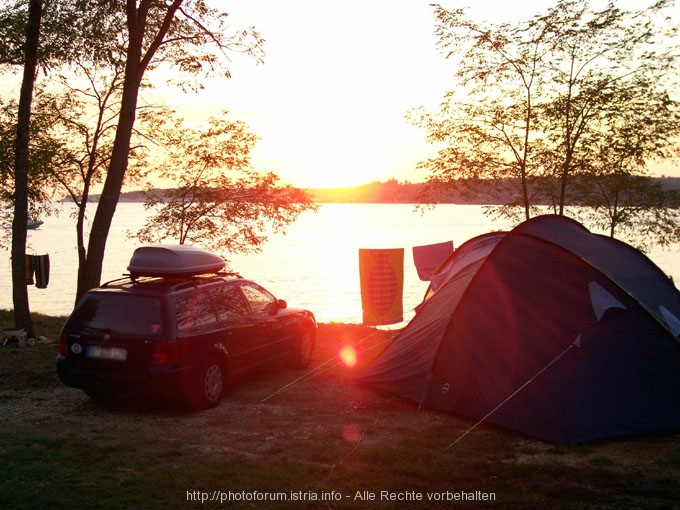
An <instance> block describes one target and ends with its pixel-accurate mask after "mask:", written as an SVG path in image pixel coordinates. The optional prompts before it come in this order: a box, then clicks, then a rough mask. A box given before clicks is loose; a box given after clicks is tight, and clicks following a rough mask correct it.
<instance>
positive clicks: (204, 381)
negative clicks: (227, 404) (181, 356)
mask: <svg viewBox="0 0 680 510" xmlns="http://www.w3.org/2000/svg"><path fill="white" fill-rule="evenodd" d="M225 375H226V374H225V368H224V363H222V361H220V360H219V359H217V358H209V359H208V360H207V361H206V363H204V364H203V368H202V369H201V371H200V372H199V377H198V380H197V381H196V387H195V389H194V395H193V398H192V402H191V404H192V406H193V407H194V408H196V409H209V408H211V407H215V406H216V405H217V404H219V403H220V400H222V395H223V394H224V381H225Z"/></svg>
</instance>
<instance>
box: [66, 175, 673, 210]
mask: <svg viewBox="0 0 680 510" xmlns="http://www.w3.org/2000/svg"><path fill="white" fill-rule="evenodd" d="M650 179H656V180H660V181H661V182H662V184H663V186H664V188H665V189H667V190H676V191H678V192H680V177H659V178H656V177H650ZM498 184H499V183H498V182H495V183H494V186H493V188H494V189H496V190H497V189H498V188H503V187H505V186H504V185H503V183H502V182H501V183H500V186H499V185H498ZM506 185H507V186H509V183H506ZM425 186H426V184H424V183H410V182H397V181H396V180H390V181H387V182H372V183H369V184H363V185H360V186H349V187H344V188H304V191H306V192H307V193H309V195H310V196H311V197H312V199H313V201H314V202H315V203H317V204H414V205H416V204H423V203H427V202H426V201H424V200H423V198H422V195H423V190H424V189H425ZM485 186H490V184H488V183H483V182H482V183H481V185H480V192H479V193H475V194H471V193H470V192H469V191H462V190H461V189H453V188H452V189H450V190H448V191H446V192H442V193H440V194H439V196H438V197H437V203H442V204H465V205H495V204H498V203H499V196H498V195H497V194H492V193H489V192H485V190H484V188H485ZM152 191H153V192H156V193H160V194H162V193H163V192H164V191H165V190H163V189H155V190H152ZM144 193H145V192H143V191H128V192H123V193H121V195H120V200H119V202H128V203H130V202H138V203H144V202H145V198H144ZM508 196H509V195H508ZM61 201H62V202H66V201H69V199H67V198H64V199H62V200H61ZM90 201H91V202H98V201H99V195H91V196H90Z"/></svg>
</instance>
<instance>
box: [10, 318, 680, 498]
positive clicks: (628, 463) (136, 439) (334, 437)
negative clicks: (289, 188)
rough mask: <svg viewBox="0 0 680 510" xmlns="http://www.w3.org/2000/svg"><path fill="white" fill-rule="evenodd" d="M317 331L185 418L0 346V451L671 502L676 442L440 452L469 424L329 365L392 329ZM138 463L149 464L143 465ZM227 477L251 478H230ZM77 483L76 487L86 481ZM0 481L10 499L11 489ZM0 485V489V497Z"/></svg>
mask: <svg viewBox="0 0 680 510" xmlns="http://www.w3.org/2000/svg"><path fill="white" fill-rule="evenodd" d="M318 334H319V337H318V345H317V349H316V352H315V355H314V358H313V361H312V365H311V367H310V369H309V370H308V371H302V372H296V371H292V370H289V369H286V368H275V369H273V370H271V371H267V372H266V373H261V374H258V375H257V376H254V377H250V378H248V379H247V380H243V381H239V382H238V383H237V384H236V385H235V386H234V387H233V388H231V389H230V391H229V393H228V394H227V395H226V396H225V398H224V400H223V401H222V402H221V403H220V405H219V406H218V407H216V408H215V409H210V410H207V411H202V412H196V413H190V412H186V411H180V410H175V409H171V408H168V407H165V406H164V407H159V406H156V405H151V404H150V403H139V402H137V403H129V402H121V403H118V404H117V405H115V406H113V407H106V406H103V405H101V404H99V403H96V402H94V401H92V400H91V399H90V398H89V397H87V396H86V395H85V394H84V393H83V392H82V391H80V390H76V389H71V388H67V387H65V386H63V385H62V384H61V383H60V382H59V380H58V379H57V377H56V370H55V369H54V358H55V356H56V345H54V344H52V345H36V346H33V347H24V348H19V347H11V348H0V456H4V455H5V454H6V453H9V454H11V455H12V456H13V457H17V455H18V452H17V451H16V449H15V448H14V449H13V447H12V445H11V444H10V442H11V441H17V440H20V439H21V437H22V434H26V435H27V436H29V437H30V439H29V446H30V447H31V448H32V447H34V446H35V448H38V449H40V448H46V446H44V445H43V444H42V443H46V444H48V445H53V444H54V443H58V444H64V445H67V446H65V447H64V448H67V449H68V450H67V451H64V450H63V449H62V448H61V447H60V448H59V449H58V452H57V453H55V455H58V456H60V457H61V456H64V455H65V456H66V457H68V456H69V455H71V453H70V450H74V451H76V453H73V456H74V458H75V457H78V456H80V455H82V453H81V451H80V450H78V448H81V447H82V445H88V444H98V445H103V447H104V450H103V451H105V452H111V454H112V455H121V453H120V451H125V450H131V451H132V454H134V455H132V454H131V455H130V456H129V457H123V461H122V462H120V466H119V467H118V468H117V476H119V477H125V476H128V475H129V474H130V473H132V474H135V475H138V476H139V477H141V478H143V479H146V478H148V477H152V476H154V475H153V474H150V473H149V472H147V471H153V470H157V469H158V466H161V465H162V466H163V468H164V469H167V466H168V465H169V466H170V468H171V469H174V470H176V472H177V473H182V476H185V477H186V476H193V475H187V474H186V472H187V471H189V472H191V473H193V472H194V471H195V469H196V466H198V465H201V464H205V465H219V466H228V465H232V464H234V463H241V464H244V465H248V466H251V465H252V466H265V465H266V466H275V467H277V466H278V467H279V468H280V469H281V470H283V471H286V470H290V469H291V466H297V467H296V468H295V469H298V468H299V469H301V470H303V472H302V474H300V473H296V474H295V476H296V477H297V478H295V479H296V480H300V479H303V478H305V477H310V476H311V477H313V478H314V480H313V481H310V482H309V484H308V483H307V482H305V487H306V488H308V487H324V488H332V489H335V488H336V487H341V488H342V489H344V490H345V491H346V492H347V493H349V492H350V491H352V493H353V491H356V490H359V489H360V488H361V489H366V488H369V489H379V488H403V489H409V490H420V491H423V493H424V491H426V490H430V489H437V490H439V489H440V488H446V489H447V490H454V489H456V490H457V489H461V488H467V489H469V490H472V489H478V490H481V489H483V490H485V491H490V492H495V493H498V494H499V502H502V503H503V505H502V506H504V507H506V508H532V507H533V508H542V507H545V505H547V504H552V505H553V506H559V507H561V508H568V507H573V508H612V507H620V508H672V507H673V506H674V505H675V504H676V502H677V500H678V499H679V498H680V482H679V480H680V433H669V434H663V435H655V436H645V437H633V438H625V439H620V440H612V441H604V442H597V443H591V444H586V445H580V446H577V447H571V448H567V447H561V446H556V445H551V444H548V443H544V442H542V441H537V440H533V439H531V438H527V437H523V436H519V435H517V434H513V433H510V432H505V431H501V430H498V429H495V428H492V427H487V426H485V425H483V424H482V425H480V426H478V427H475V428H474V430H472V431H471V432H470V433H469V434H467V435H465V437H464V438H463V439H462V440H461V441H460V442H458V443H456V445H455V446H454V447H452V448H448V446H449V445H450V444H451V443H453V442H454V441H456V439H458V438H459V437H460V436H462V435H463V434H466V432H468V431H469V430H470V428H471V427H473V425H474V423H473V422H471V421H470V420H466V419H464V418H460V417H455V416H450V415H447V414H443V413H439V412H433V411H429V410H424V409H417V408H416V407H415V406H413V405H411V404H409V403H405V402H403V401H401V400H399V399H396V398H393V397H390V396H388V395H382V394H378V393H375V392H373V391H371V390H369V389H367V388H365V387H362V386H359V385H357V384H355V382H354V378H355V376H356V373H357V370H358V368H357V367H354V368H350V367H347V366H346V365H344V364H343V363H342V361H341V359H340V356H339V352H340V351H341V349H342V348H343V347H347V346H352V347H354V348H355V349H356V352H357V357H358V360H359V362H360V364H361V363H363V362H365V361H366V360H369V359H371V358H372V357H373V356H375V355H376V354H377V353H378V352H380V351H381V349H382V348H384V347H385V346H386V345H387V342H389V340H390V339H391V338H392V337H393V336H394V335H395V334H397V333H396V332H394V331H384V330H375V329H372V328H367V327H363V326H352V325H342V324H325V325H324V324H322V325H320V326H319V330H318ZM159 438H162V440H161V439H159ZM146 445H149V447H148V448H147V447H146ZM50 448H55V447H54V446H50ZM134 456H142V457H143V459H142V460H141V461H137V460H135V459H132V457H134ZM144 459H154V460H153V462H158V464H154V468H153V469H152V468H145V467H144V466H143V462H144ZM17 462H18V463H20V462H21V460H19V461H17ZM33 462H40V457H34V458H33ZM72 462H87V461H83V460H74V461H72ZM96 462H99V460H97V461H96ZM55 469H59V468H58V467H57V468H55ZM73 469H74V470H75V471H77V469H78V468H77V467H76V468H73ZM254 469H256V472H257V473H259V471H257V470H259V469H261V468H259V467H258V468H254ZM305 470H306V471H305ZM0 473H2V469H1V468H0ZM310 473H311V474H310ZM4 476H6V477H7V476H9V477H11V476H13V474H12V473H11V472H10V473H5V474H4ZM17 476H18V475H17ZM22 476H23V475H22ZM70 476H72V477H75V476H76V475H74V474H71V475H70ZM196 476H197V477H198V476H199V475H196ZM204 476H207V477H208V478H207V479H209V480H211V479H212V478H211V477H212V476H213V475H212V474H209V475H204ZM254 476H260V475H254ZM280 476H284V475H280V474H276V475H275V477H280ZM371 477H373V478H371ZM276 479H277V480H278V478H276ZM329 480H330V481H329ZM371 480H373V481H371ZM232 482H233V483H234V484H239V483H240V484H241V485H243V486H245V485H247V483H255V482H242V481H240V480H237V479H236V478H235V475H233V476H232ZM82 483H83V484H84V486H85V490H87V488H88V485H87V484H88V483H89V482H82ZM126 483H133V482H129V481H127V482H126ZM149 483H151V482H149ZM177 483H179V482H177ZM220 483H224V482H220ZM262 483H264V482H262ZM271 483H274V482H271ZM276 483H279V482H276ZM291 483H293V482H291ZM371 484H373V485H371ZM376 484H379V485H380V487H377V486H376ZM6 485H7V487H10V490H11V488H13V487H15V486H16V481H12V480H10V481H8V482H7V484H6ZM187 485H188V482H187ZM241 485H237V486H239V487H240V486H241ZM181 487H184V485H181ZM256 487H257V485H256ZM5 488H6V487H5ZM5 488H3V485H2V482H0V490H4V489H5ZM50 490H52V489H50ZM81 490H83V489H82V487H81ZM176 492H178V493H180V496H178V497H184V496H182V491H180V490H177V491H176ZM528 495H530V496H531V498H529V499H528ZM176 499H177V498H176ZM1 501H2V499H1V498H0V502H1ZM50 501H51V500H50ZM476 505H477V507H478V505H479V502H476ZM18 507H22V508H23V507H25V506H21V505H19V506H18ZM321 507H323V508H335V507H336V506H333V505H325V506H323V505H322V506H321ZM358 507H361V505H359V506H358ZM384 507H385V508H411V506H409V505H401V504H391V503H390V504H386V505H385V506H384ZM423 507H424V506H423ZM436 507H437V506H436V505H433V506H428V508H436ZM457 507H465V505H463V506H461V505H458V506H457ZM467 507H469V508H473V507H475V506H474V504H472V503H470V504H469V505H468V506H467ZM310 508H318V506H310ZM338 508H340V507H338Z"/></svg>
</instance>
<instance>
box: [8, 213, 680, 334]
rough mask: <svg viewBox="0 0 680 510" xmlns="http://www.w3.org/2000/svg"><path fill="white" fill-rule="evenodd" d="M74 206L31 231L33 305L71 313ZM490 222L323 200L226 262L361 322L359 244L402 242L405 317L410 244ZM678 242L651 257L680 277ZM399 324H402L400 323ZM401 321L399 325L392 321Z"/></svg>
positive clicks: (117, 260) (133, 226)
mask: <svg viewBox="0 0 680 510" xmlns="http://www.w3.org/2000/svg"><path fill="white" fill-rule="evenodd" d="M71 211H72V207H70V206H66V209H65V210H64V211H63V212H62V213H61V214H60V215H59V216H58V217H49V218H44V219H45V224H44V225H43V226H42V227H40V229H38V230H33V231H29V234H28V244H29V249H28V253H30V254H36V255H41V254H44V253H48V254H49V255H50V262H51V271H50V282H49V286H48V288H47V289H37V288H35V287H34V286H29V300H30V304H31V310H32V311H34V312H42V313H47V314H51V315H68V314H69V313H70V312H71V310H72V308H73V300H74V296H75V283H76V282H75V279H76V271H77V254H76V250H75V223H74V220H73V219H72V218H71V215H70V212H71ZM146 215H147V213H146V212H145V211H144V207H143V205H142V204H138V203H121V204H119V206H118V208H117V211H116V216H115V218H114V223H113V225H112V229H111V234H110V237H109V241H108V243H107V250H106V257H105V259H104V268H103V275H102V281H106V280H111V279H114V278H118V277H119V276H121V275H122V274H123V273H124V272H125V271H126V268H127V266H128V263H129V261H130V256H131V255H132V252H133V251H134V249H135V248H136V247H137V246H139V243H138V241H136V240H135V239H130V238H129V237H128V236H127V232H129V231H136V230H137V229H138V228H140V227H141V226H142V225H143V223H144V218H145V217H146ZM507 227H508V225H507V224H502V223H498V222H491V221H489V220H488V219H487V218H486V217H485V216H484V214H483V209H482V207H480V206H470V205H439V206H437V208H436V209H434V210H431V211H426V212H425V213H422V214H421V213H420V212H414V207H413V206H412V205H403V204H324V205H322V206H321V207H320V209H319V212H318V213H316V214H314V213H306V214H304V215H303V216H302V217H301V218H300V219H299V220H298V221H297V222H295V223H294V224H292V225H291V226H290V227H289V229H288V233H287V234H286V235H280V234H277V235H274V236H272V237H270V240H269V242H268V243H267V244H265V246H264V248H263V250H262V252H261V253H255V254H249V255H232V256H231V257H230V260H229V264H230V267H231V269H233V270H235V271H238V272H240V273H241V274H242V275H243V276H244V277H246V278H251V279H253V280H255V281H257V282H259V283H261V284H262V285H264V286H265V287H267V288H268V289H269V290H270V291H272V292H273V293H274V294H275V295H277V297H280V298H283V299H286V300H287V301H288V302H289V304H290V305H295V306H302V307H305V308H308V309H310V310H312V311H313V312H314V313H315V314H316V316H317V319H318V320H319V322H331V321H335V322H347V323H360V322H361V320H362V313H361V294H360V290H359V288H360V287H359V256H358V250H359V248H404V249H405V253H404V319H405V321H408V320H410V319H411V318H412V317H413V309H414V308H415V306H416V305H417V304H418V303H419V302H420V300H421V299H422V297H423V294H424V293H425V290H426V288H427V282H422V281H420V280H419V279H418V276H417V274H416V270H415V266H414V265H413V256H412V252H411V248H412V247H413V246H418V245H424V244H432V243H438V242H442V241H449V240H453V242H454V246H460V245H461V244H462V243H463V242H465V241H467V240H468V239H470V238H472V237H474V236H476V235H479V234H482V233H485V232H488V231H491V230H501V229H505V228H507ZM678 251H679V247H678V246H674V247H673V248H672V249H671V250H665V251H662V250H657V251H655V252H653V253H652V254H651V258H652V260H654V262H656V263H657V264H658V265H659V266H660V267H661V268H662V269H663V270H664V271H666V272H667V273H668V274H670V275H671V276H673V278H674V280H675V281H676V282H680V259H679V258H678ZM3 257H4V258H3V260H2V262H1V263H2V265H3V266H2V267H3V269H2V274H3V277H2V280H1V281H0V308H4V309H11V308H12V285H11V276H10V275H11V267H10V260H9V254H8V253H7V252H5V253H3ZM402 325H403V324H402ZM397 326H399V325H397Z"/></svg>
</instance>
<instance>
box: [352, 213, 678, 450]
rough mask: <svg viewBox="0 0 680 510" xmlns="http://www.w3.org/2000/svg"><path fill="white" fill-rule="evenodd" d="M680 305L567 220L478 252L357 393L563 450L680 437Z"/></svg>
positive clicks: (444, 272)
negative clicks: (368, 390)
mask: <svg viewBox="0 0 680 510" xmlns="http://www.w3.org/2000/svg"><path fill="white" fill-rule="evenodd" d="M679 334H680V292H678V290H677V289H676V287H675V286H674V284H673V282H672V281H671V280H670V279H669V278H668V277H667V276H666V275H665V274H664V273H663V272H662V271H661V270H660V269H659V268H658V267H657V266H656V265H655V264H654V263H652V262H651V261H650V260H649V259H648V258H647V257H646V256H644V255H643V254H642V253H641V252H639V251H638V250H636V249H634V248H633V247H631V246H629V245H628V244H625V243H623V242H621V241H617V240H615V239H612V238H609V237H605V236H600V235H596V234H592V233H591V232H589V231H588V230H587V229H586V228H585V227H583V226H582V225H581V224H580V223H578V222H576V221H574V220H571V219H568V218H565V217H560V216H553V215H546V216H538V217H535V218H533V219H530V220H528V221H526V222H524V223H522V224H520V225H519V226H517V227H516V228H514V229H513V230H511V231H510V232H494V233H489V234H485V235H481V236H479V237H476V238H474V239H471V240H469V241H468V242H466V243H465V244H463V245H462V246H460V247H459V248H458V249H457V250H456V251H454V252H453V253H452V254H451V255H450V256H449V258H448V259H447V260H446V261H445V262H444V263H443V264H442V265H441V266H440V267H439V268H438V269H437V271H436V273H435V274H434V275H433V277H432V281H431V284H430V287H429V289H428V292H427V294H426V296H425V299H424V301H423V302H422V303H421V304H420V305H419V307H418V310H417V313H416V316H415V317H414V318H413V319H412V320H411V322H410V323H409V324H408V325H407V327H406V328H405V329H404V331H403V332H402V333H401V334H400V335H399V337H397V338H396V339H395V340H394V342H393V343H392V344H391V345H390V346H389V347H387V348H386V350H385V351H384V352H382V353H381V354H380V355H379V356H378V357H377V358H376V359H375V360H374V361H373V363H372V364H371V365H370V366H369V367H367V368H366V369H365V371H364V372H363V373H362V374H361V377H360V379H359V381H360V382H361V383H362V384H365V385H367V386H369V387H372V388H374V389H376V390H379V391H384V392H388V393H391V394H394V395H397V396H400V397H402V398H405V399H408V400H411V401H413V402H416V403H418V404H419V405H422V406H424V407H428V408H431V409H437V410H441V411H446V412H450V413H453V414H457V415H463V416H467V417H470V418H473V419H475V420H480V421H481V420H483V421H485V422H486V423H490V424H493V425H497V426H500V427H503V428H507V429H510V430H515V431H518V432H520V433H523V434H527V435H529V436H533V437H536V438H539V439H543V440H546V441H549V442H554V443H559V444H566V445H571V444H578V443H582V442H586V441H592V440H597V439H604V438H610V437H617V436H623V435H627V434H634V433H641V432H649V431H660V430H666V429H675V428H679V427H680V344H679V341H678V335H679Z"/></svg>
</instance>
